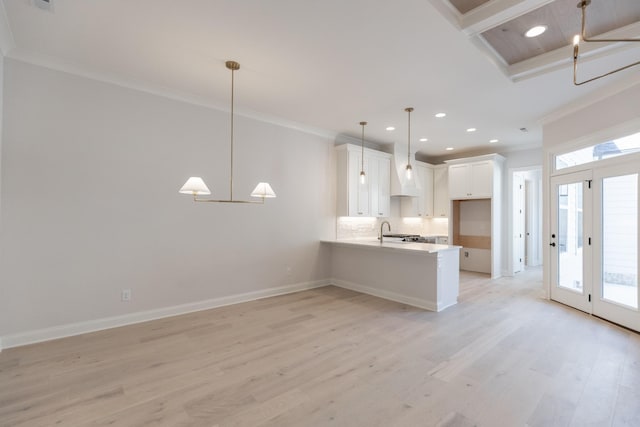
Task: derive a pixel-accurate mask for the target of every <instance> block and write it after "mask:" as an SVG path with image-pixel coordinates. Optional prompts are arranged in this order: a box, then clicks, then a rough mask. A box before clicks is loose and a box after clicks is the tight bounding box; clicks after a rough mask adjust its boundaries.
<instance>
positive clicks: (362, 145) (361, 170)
mask: <svg viewBox="0 0 640 427" xmlns="http://www.w3.org/2000/svg"><path fill="white" fill-rule="evenodd" d="M360 124H361V125H362V139H361V142H362V144H361V147H362V153H361V154H360V158H361V160H362V168H361V169H360V172H361V174H362V172H364V126H365V125H366V124H367V122H360Z"/></svg>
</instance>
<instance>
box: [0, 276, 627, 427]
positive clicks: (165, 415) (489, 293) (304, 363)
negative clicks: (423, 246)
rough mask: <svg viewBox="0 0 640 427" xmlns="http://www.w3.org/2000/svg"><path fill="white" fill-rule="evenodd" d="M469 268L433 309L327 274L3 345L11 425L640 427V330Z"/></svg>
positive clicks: (5, 405) (6, 417) (2, 399)
mask: <svg viewBox="0 0 640 427" xmlns="http://www.w3.org/2000/svg"><path fill="white" fill-rule="evenodd" d="M541 294H542V292H541V271H540V270H539V269H532V270H528V271H526V272H524V273H520V274H519V275H518V276H516V277H515V278H501V279H498V280H490V279H489V278H488V276H486V275H482V274H474V273H464V272H463V273H461V293H460V298H459V304H458V305H456V306H454V307H451V308H449V309H447V310H445V311H444V312H441V313H432V312H426V311H423V310H420V309H416V308H413V307H409V306H405V305H402V304H399V303H394V302H390V301H386V300H382V299H379V298H375V297H372V296H368V295H363V294H358V293H356V292H352V291H348V290H344V289H340V288H336V287H325V288H319V289H314V290H310V291H305V292H300V293H296V294H290V295H283V296H278V297H274V298H268V299H263V300H259V301H253V302H249V303H243V304H238V305H234V306H228V307H222V308H219V309H215V310H208V311H203V312H198V313H193V314H189V315H184V316H178V317H174V318H170V319H162V320H157V321H153V322H147V323H142V324H138V325H132V326H127V327H123V328H117V329H111V330H108V331H103V332H97V333H92V334H86V335H81V336H77V337H71V338H65V339H61V340H56V341H50V342H47V343H42V344H35V345H31V346H25V347H21V348H15V349H8V350H5V351H4V352H2V353H0V426H3V427H5V426H30V427H32V426H52V425H63V426H104V425H115V426H141V425H166V426H325V425H331V426H412V427H413V426H439V427H444V426H446V427H454V426H459V427H471V426H492V427H495V426H532V427H533V426H545V427H547V426H580V427H583V426H640V404H639V403H638V402H640V336H639V335H638V334H635V333H632V332H629V331H627V330H625V329H622V328H619V327H617V326H615V325H611V324H609V323H607V322H604V321H602V320H599V319H597V318H593V317H590V316H588V315H586V314H583V313H581V312H578V311H576V310H573V309H570V308H568V307H565V306H562V305H560V304H556V303H553V302H548V301H546V300H543V299H542V298H541Z"/></svg>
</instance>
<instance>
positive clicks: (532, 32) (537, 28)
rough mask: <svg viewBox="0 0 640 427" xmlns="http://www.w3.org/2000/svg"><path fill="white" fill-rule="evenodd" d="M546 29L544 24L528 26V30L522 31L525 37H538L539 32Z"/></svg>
mask: <svg viewBox="0 0 640 427" xmlns="http://www.w3.org/2000/svg"><path fill="white" fill-rule="evenodd" d="M545 31H547V27H546V25H536V26H535V27H531V28H529V30H528V31H527V32H526V33H524V35H525V36H527V37H538V36H539V35H540V34H542V33H544V32H545Z"/></svg>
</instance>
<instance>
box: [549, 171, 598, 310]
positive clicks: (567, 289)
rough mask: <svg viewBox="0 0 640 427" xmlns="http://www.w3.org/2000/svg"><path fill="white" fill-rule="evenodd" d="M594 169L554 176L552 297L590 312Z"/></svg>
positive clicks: (551, 242)
mask: <svg viewBox="0 0 640 427" xmlns="http://www.w3.org/2000/svg"><path fill="white" fill-rule="evenodd" d="M590 182H592V174H591V171H583V172H576V173H572V174H567V175H561V176H556V177H553V178H552V179H551V187H552V203H551V209H552V211H551V212H552V213H553V214H552V217H551V239H550V247H551V299H553V300H555V301H558V302H561V303H563V304H567V305H570V306H572V307H575V308H577V309H579V310H582V311H586V312H587V313H591V312H592V310H591V306H592V304H591V293H592V292H591V291H592V280H591V279H592V274H591V271H590V268H591V258H592V254H591V252H592V251H591V247H592V246H591V245H589V243H590V241H589V239H590V230H591V224H592V218H591V212H592V211H591V209H590V208H589V207H590V206H591V205H592V202H591V198H592V191H591V189H590V188H589V183H590Z"/></svg>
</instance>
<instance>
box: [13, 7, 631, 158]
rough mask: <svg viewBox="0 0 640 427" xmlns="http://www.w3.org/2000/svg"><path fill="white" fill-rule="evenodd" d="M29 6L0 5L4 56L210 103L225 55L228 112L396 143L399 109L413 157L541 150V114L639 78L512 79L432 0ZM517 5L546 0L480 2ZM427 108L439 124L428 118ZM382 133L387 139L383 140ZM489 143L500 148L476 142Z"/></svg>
mask: <svg viewBox="0 0 640 427" xmlns="http://www.w3.org/2000/svg"><path fill="white" fill-rule="evenodd" d="M34 1H37V0H3V4H4V9H5V13H6V19H7V22H8V26H9V29H10V33H9V32H7V34H9V35H8V36H5V38H9V40H8V41H5V42H4V43H3V44H4V46H5V47H4V50H5V54H6V55H7V56H9V57H13V58H18V59H24V60H28V61H31V62H35V63H43V64H48V65H49V66H52V67H57V68H60V69H65V70H78V71H81V72H82V73H83V74H88V75H93V76H99V77H100V78H103V79H106V80H110V81H120V82H125V83H126V84H128V85H133V86H138V87H145V88H148V89H150V90H154V91H157V92H161V93H167V94H172V95H173V96H180V97H183V98H185V99H194V100H196V99H197V100H199V101H200V102H204V103H207V104H212V105H215V106H221V107H222V108H227V106H228V102H229V91H230V71H228V70H227V69H226V68H225V67H224V62H225V60H229V59H232V60H236V61H238V62H239V63H240V64H241V69H240V70H239V71H238V72H237V73H236V110H237V111H239V112H240V113H242V112H246V113H251V114H254V115H256V114H258V115H263V116H269V117H276V118H282V119H285V120H287V121H290V122H295V123H298V124H300V125H301V126H305V127H309V128H315V129H320V130H323V131H326V132H327V133H335V134H346V135H351V136H354V137H356V138H358V139H359V137H360V126H359V124H358V123H359V122H360V121H362V120H366V121H368V122H369V125H368V126H367V127H366V131H365V132H366V133H365V134H366V138H367V139H368V140H371V141H375V142H381V143H388V142H399V143H406V141H407V115H406V113H405V112H404V108H405V107H408V106H411V107H414V108H415V111H414V113H413V114H412V132H411V133H412V145H414V144H415V145H418V146H419V150H420V152H421V153H422V154H423V155H425V156H434V157H437V156H442V155H445V154H450V153H449V152H446V151H445V150H444V149H445V147H454V149H455V150H454V151H453V152H452V153H462V152H464V151H467V152H469V151H477V150H496V151H503V150H511V149H519V148H529V147H531V146H540V145H541V141H542V134H541V124H540V119H542V118H543V117H545V116H548V115H549V114H551V113H552V112H554V111H557V110H558V109H560V108H562V107H563V106H565V105H567V104H570V103H573V102H574V101H576V100H578V99H581V98H582V97H585V96H595V94H598V95H599V96H601V95H602V93H603V92H604V91H606V90H607V89H606V88H607V87H608V86H609V85H614V86H618V87H620V86H623V85H625V84H631V83H634V82H637V81H640V78H639V77H640V76H639V74H640V73H639V70H638V69H637V68H640V67H635V68H636V69H633V68H631V69H630V70H628V71H625V72H622V73H617V74H615V75H613V76H611V77H607V78H605V79H601V80H599V81H598V82H594V83H590V84H587V85H584V86H581V87H574V86H573V84H572V74H571V73H572V68H571V62H570V57H571V53H572V51H571V48H570V47H569V46H567V47H566V61H565V60H562V61H561V63H560V64H558V63H556V64H555V67H554V68H552V69H551V71H546V72H544V73H538V74H537V75H535V77H529V78H526V79H522V80H519V81H517V82H514V81H513V80H512V79H511V78H510V77H509V75H508V73H506V72H505V70H504V67H502V66H501V64H497V63H496V61H495V59H494V57H493V56H492V55H489V54H488V53H487V51H486V49H485V48H483V47H482V46H479V45H478V43H477V40H475V35H474V34H469V31H465V28H464V18H465V17H463V16H461V15H459V12H457V10H454V9H453V8H452V7H451V8H450V10H449V9H446V10H445V9H443V4H444V3H443V0H430V1H427V0H397V1H393V2H390V1H388V0H385V1H383V0H349V1H345V0H322V1H318V0H270V1H264V0H242V1H238V0H180V1H175V0H153V1H151V0H135V1H132V0H108V1H107V0H103V1H98V0H91V1H87V0H52V1H53V10H52V11H46V10H42V9H40V8H37V7H35V6H34ZM571 1H576V0H571ZM593 1H599V0H593ZM518 2H520V3H532V2H537V3H540V4H542V3H545V2H546V3H548V0H493V1H492V2H490V3H492V4H494V5H495V3H510V4H513V3H518ZM445 6H446V4H445ZM472 12H473V11H472ZM523 13H524V12H523ZM576 13H579V10H578V9H576ZM456 14H457V15H456ZM456 22H458V23H456ZM562 57H563V58H564V53H563V54H562ZM638 57H640V46H631V48H627V49H622V50H619V51H616V52H615V53H614V54H613V55H609V56H606V57H604V58H599V59H598V58H596V59H593V60H592V61H589V62H588V63H586V64H585V65H584V66H581V73H584V75H585V77H586V76H588V75H589V74H591V73H595V72H598V71H604V70H608V69H610V68H611V67H614V66H616V64H621V65H622V64H626V63H630V62H635V61H637V60H638ZM440 111H443V112H446V113H447V114H448V115H447V117H446V118H444V119H436V118H434V114H435V113H437V112H440ZM389 125H394V126H395V127H396V131H395V132H393V133H391V132H387V131H385V127H386V126H389ZM469 127H475V128H477V129H478V130H477V131H476V132H474V133H467V132H466V129H467V128H469ZM520 128H527V129H528V132H522V131H520ZM413 137H415V138H413ZM420 137H427V138H428V139H429V141H428V142H426V143H418V142H417V139H418V138H420ZM492 138H496V139H499V140H500V142H499V143H497V144H493V145H489V144H488V141H489V140H490V139H492ZM267 142H268V141H267Z"/></svg>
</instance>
